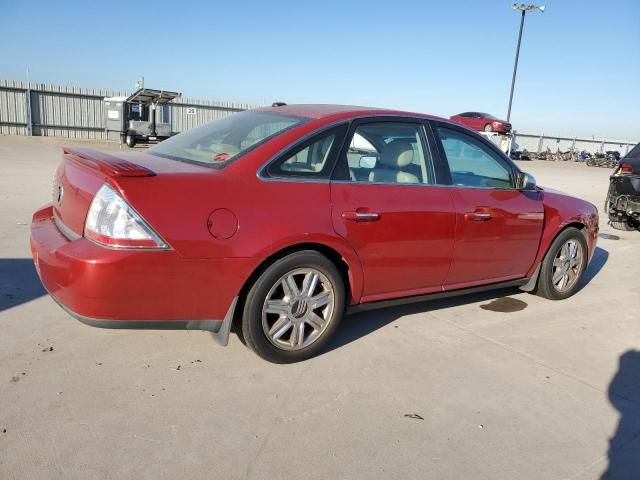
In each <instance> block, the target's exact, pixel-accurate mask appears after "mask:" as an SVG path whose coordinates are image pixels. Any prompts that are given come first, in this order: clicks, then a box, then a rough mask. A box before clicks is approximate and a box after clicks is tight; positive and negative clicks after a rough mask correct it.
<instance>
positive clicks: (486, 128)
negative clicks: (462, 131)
mask: <svg viewBox="0 0 640 480" xmlns="http://www.w3.org/2000/svg"><path fill="white" fill-rule="evenodd" d="M484 131H485V132H493V127H492V126H491V124H490V123H487V124H486V125H485V126H484Z"/></svg>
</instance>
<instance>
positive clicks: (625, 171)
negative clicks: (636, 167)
mask: <svg viewBox="0 0 640 480" xmlns="http://www.w3.org/2000/svg"><path fill="white" fill-rule="evenodd" d="M618 173H619V174H620V175H632V174H633V167H632V166H631V165H629V164H628V163H623V164H622V165H620V168H619V169H618Z"/></svg>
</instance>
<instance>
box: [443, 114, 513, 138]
mask: <svg viewBox="0 0 640 480" xmlns="http://www.w3.org/2000/svg"><path fill="white" fill-rule="evenodd" d="M449 118H450V120H453V121H454V122H458V123H461V124H462V125H464V126H465V127H469V128H471V129H473V130H477V131H479V132H480V131H485V132H497V133H509V132H510V131H511V124H510V123H509V122H507V121H505V120H500V119H499V118H496V117H494V116H493V115H490V114H488V113H482V112H464V113H459V114H458V115H453V116H452V117H449Z"/></svg>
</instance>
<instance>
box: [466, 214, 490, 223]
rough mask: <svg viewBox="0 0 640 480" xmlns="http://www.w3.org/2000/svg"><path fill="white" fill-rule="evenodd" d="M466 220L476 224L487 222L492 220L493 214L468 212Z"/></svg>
mask: <svg viewBox="0 0 640 480" xmlns="http://www.w3.org/2000/svg"><path fill="white" fill-rule="evenodd" d="M464 218H466V219H467V220H471V221H474V222H486V221H487V220H491V212H467V213H465V214H464Z"/></svg>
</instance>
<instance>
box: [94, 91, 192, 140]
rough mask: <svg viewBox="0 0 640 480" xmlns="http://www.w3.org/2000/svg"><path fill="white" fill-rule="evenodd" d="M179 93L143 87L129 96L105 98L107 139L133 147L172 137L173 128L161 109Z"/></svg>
mask: <svg viewBox="0 0 640 480" xmlns="http://www.w3.org/2000/svg"><path fill="white" fill-rule="evenodd" d="M179 96H180V94H179V93H176V92H166V91H164V90H153V89H150V88H141V89H139V90H138V91H136V92H135V93H133V94H132V95H129V96H128V97H105V99H104V106H105V116H106V118H105V124H106V126H107V138H108V139H110V140H119V141H120V143H126V144H127V146H128V147H131V148H133V147H134V146H135V145H136V143H157V142H160V141H162V140H164V139H166V138H169V137H170V136H171V125H170V124H169V122H168V121H166V120H165V119H164V118H163V117H164V115H161V109H162V108H163V107H164V105H166V104H167V103H169V102H170V101H171V100H173V99H174V98H176V97H179Z"/></svg>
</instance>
